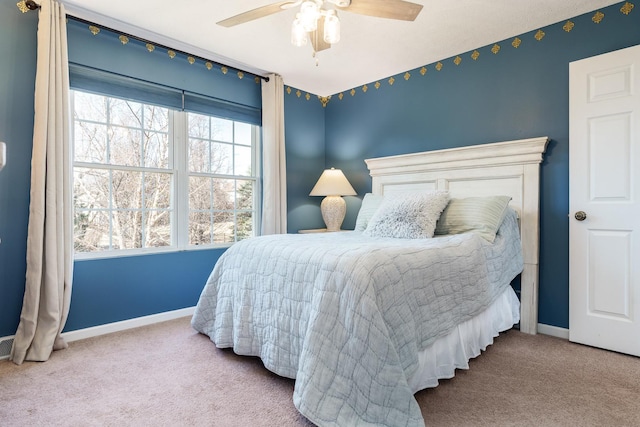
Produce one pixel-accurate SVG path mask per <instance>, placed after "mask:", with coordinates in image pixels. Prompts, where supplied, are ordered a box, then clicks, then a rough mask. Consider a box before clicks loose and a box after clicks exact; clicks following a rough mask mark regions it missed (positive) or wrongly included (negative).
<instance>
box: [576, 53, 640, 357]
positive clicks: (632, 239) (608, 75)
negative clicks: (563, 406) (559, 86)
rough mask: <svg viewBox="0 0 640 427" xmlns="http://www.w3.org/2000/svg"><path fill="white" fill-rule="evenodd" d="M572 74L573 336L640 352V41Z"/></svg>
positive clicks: (585, 62)
mask: <svg viewBox="0 0 640 427" xmlns="http://www.w3.org/2000/svg"><path fill="white" fill-rule="evenodd" d="M569 75H570V84H569V117H570V126H569V193H570V194H569V209H570V213H569V237H570V242H569V258H570V268H569V300H570V303H569V339H570V340H571V341H575V342H579V343H583V344H587V345H591V346H595V347H601V348H606V349H609V350H614V351H619V352H622V353H627V354H633V355H636V356H640V46H635V47H631V48H627V49H622V50H618V51H615V52H611V53H607V54H604V55H599V56H596V57H593V58H588V59H584V60H581V61H576V62H573V63H571V64H570V66H569Z"/></svg>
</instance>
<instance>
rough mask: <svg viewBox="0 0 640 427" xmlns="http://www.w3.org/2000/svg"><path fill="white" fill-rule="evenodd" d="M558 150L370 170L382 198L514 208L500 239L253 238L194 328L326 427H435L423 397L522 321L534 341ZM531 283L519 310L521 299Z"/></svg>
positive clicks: (415, 158) (426, 158)
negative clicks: (543, 200)
mask: <svg viewBox="0 0 640 427" xmlns="http://www.w3.org/2000/svg"><path fill="white" fill-rule="evenodd" d="M547 142H548V138H546V137H541V138H532V139H526V140H517V141H508V142H501V143H494V144H484V145H477V146H470V147H464V148H457V149H449V150H438V151H432V152H425V153H415V154H409V155H401V156H391V157H384V158H376V159H368V160H365V162H366V164H367V167H368V168H369V171H370V175H371V177H372V198H373V196H380V195H382V196H384V200H390V199H397V200H401V199H402V197H401V195H402V194H416V193H417V192H420V193H429V194H436V193H443V192H446V194H447V197H450V198H452V199H453V200H470V199H473V198H493V197H495V196H500V197H502V198H505V197H506V198H507V199H506V200H507V202H508V204H509V207H508V208H507V209H505V210H504V215H503V218H504V219H503V220H502V221H501V222H500V223H499V224H497V226H499V227H498V230H497V232H494V236H495V240H494V241H493V242H490V241H487V240H486V239H485V238H483V237H481V236H479V235H478V234H477V233H458V234H445V235H437V236H434V237H433V238H430V239H398V238H390V237H384V236H382V237H381V236H379V235H375V234H374V235H373V236H372V235H369V234H371V233H369V230H371V229H372V226H371V225H369V226H368V227H366V229H365V231H364V232H362V231H354V232H346V233H321V234H299V235H280V236H262V237H257V238H253V239H249V240H246V241H242V242H239V243H236V244H235V245H234V246H233V247H231V248H230V249H229V250H227V251H226V252H225V254H224V255H223V256H222V257H220V259H219V260H218V262H217V263H216V266H215V267H214V269H213V271H212V273H211V275H210V277H209V279H208V281H207V283H206V285H205V288H204V289H203V292H202V295H201V297H200V300H199V302H198V305H197V307H196V311H195V313H194V317H193V319H192V326H193V327H194V329H196V330H197V331H198V332H201V333H203V334H206V335H208V336H209V337H210V338H211V340H212V341H213V342H214V343H215V345H216V346H217V347H220V348H227V347H231V348H233V349H234V351H235V352H236V353H238V354H241V355H250V356H258V357H260V358H261V359H262V361H263V363H264V365H265V367H266V368H267V369H269V370H271V371H273V372H275V373H276V374H278V375H281V376H285V377H289V378H295V380H296V384H295V389H294V396H293V400H294V404H295V405H296V407H297V408H298V410H299V411H300V412H301V413H302V414H303V415H304V416H305V417H307V418H308V419H310V420H311V421H312V422H314V423H315V424H317V425H321V426H325V425H327V426H328V425H337V426H346V425H348V426H352V425H385V426H388V425H394V426H396V425H398V426H420V425H424V420H423V419H422V415H421V412H420V408H419V407H418V404H417V402H416V401H415V398H414V397H413V394H414V393H415V392H416V391H418V390H421V389H424V388H427V387H434V386H436V385H437V383H438V379H441V378H450V377H452V376H453V375H454V372H455V369H457V368H467V367H468V365H467V362H468V360H469V359H470V358H473V357H475V356H477V355H478V354H480V352H481V350H483V349H484V348H486V346H487V345H489V344H491V343H492V342H493V338H494V337H495V336H497V335H498V333H499V332H501V331H503V330H506V329H509V328H511V327H512V326H513V325H514V323H517V322H518V321H520V329H521V331H523V332H526V333H535V332H536V326H537V279H538V218H539V213H538V206H539V202H538V198H539V196H538V195H539V165H540V162H541V161H542V155H543V153H544V151H545V148H546V144H547ZM385 203H386V202H385ZM445 204H446V203H445ZM443 206H444V205H443ZM449 206H450V204H448V205H447V209H448V208H449ZM363 208H364V203H363ZM380 209H382V208H378V210H380ZM362 212H363V211H362V210H361V213H362ZM445 212H446V209H445ZM363 215H364V214H363ZM374 218H375V217H374ZM374 218H371V221H372V222H376V219H374ZM360 219H361V215H360V214H359V217H358V220H359V221H360ZM501 219H502V217H501ZM520 272H521V297H520V300H521V303H520V302H519V301H518V299H517V297H516V296H515V293H514V291H513V289H512V288H511V287H510V282H511V280H512V279H513V278H514V277H515V276H516V275H517V274H518V273H520Z"/></svg>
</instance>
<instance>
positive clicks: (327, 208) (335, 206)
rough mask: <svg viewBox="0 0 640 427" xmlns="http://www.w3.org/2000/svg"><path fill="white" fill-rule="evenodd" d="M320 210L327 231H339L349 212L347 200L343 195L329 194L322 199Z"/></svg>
mask: <svg viewBox="0 0 640 427" xmlns="http://www.w3.org/2000/svg"><path fill="white" fill-rule="evenodd" d="M320 211H321V212H322V219H323V220H324V223H325V224H326V225H327V231H339V230H340V226H341V225H342V221H344V216H345V214H346V213H347V202H345V201H344V199H343V198H342V197H341V196H327V197H325V198H324V199H322V203H321V204H320Z"/></svg>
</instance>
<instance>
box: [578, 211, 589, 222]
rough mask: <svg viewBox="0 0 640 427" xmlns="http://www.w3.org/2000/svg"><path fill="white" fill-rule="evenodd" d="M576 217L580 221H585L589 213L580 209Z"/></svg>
mask: <svg viewBox="0 0 640 427" xmlns="http://www.w3.org/2000/svg"><path fill="white" fill-rule="evenodd" d="M575 217H576V219H577V220H578V221H584V220H585V219H587V214H586V213H585V212H583V211H578V212H576V214H575Z"/></svg>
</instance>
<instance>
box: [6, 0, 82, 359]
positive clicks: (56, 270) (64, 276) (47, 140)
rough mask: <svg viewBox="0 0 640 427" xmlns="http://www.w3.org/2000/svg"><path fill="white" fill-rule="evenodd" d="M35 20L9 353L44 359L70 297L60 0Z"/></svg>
mask: <svg viewBox="0 0 640 427" xmlns="http://www.w3.org/2000/svg"><path fill="white" fill-rule="evenodd" d="M39 14H40V16H39V22H38V54H37V68H36V85H35V118H34V126H33V153H32V158H31V202H30V205H29V228H28V236H27V273H26V281H25V291H24V300H23V303H22V313H21V314H20V324H19V325H18V330H17V331H16V335H15V338H14V342H13V348H12V349H11V360H13V361H14V362H15V363H16V364H21V363H22V362H23V361H25V360H32V361H45V360H47V359H49V356H50V355H51V352H52V351H53V350H58V349H61V348H66V347H67V344H66V343H65V342H64V339H62V337H61V336H60V333H61V331H62V328H63V327H64V324H65V322H66V320H67V314H68V312H69V304H70V301H71V280H72V273H73V218H72V209H71V203H72V197H71V181H70V179H71V176H70V168H71V157H70V156H71V153H70V142H69V67H68V60H67V33H66V31H67V30H66V24H65V11H64V6H63V5H62V4H59V3H57V2H56V1H53V0H42V2H41V8H40V11H39Z"/></svg>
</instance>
